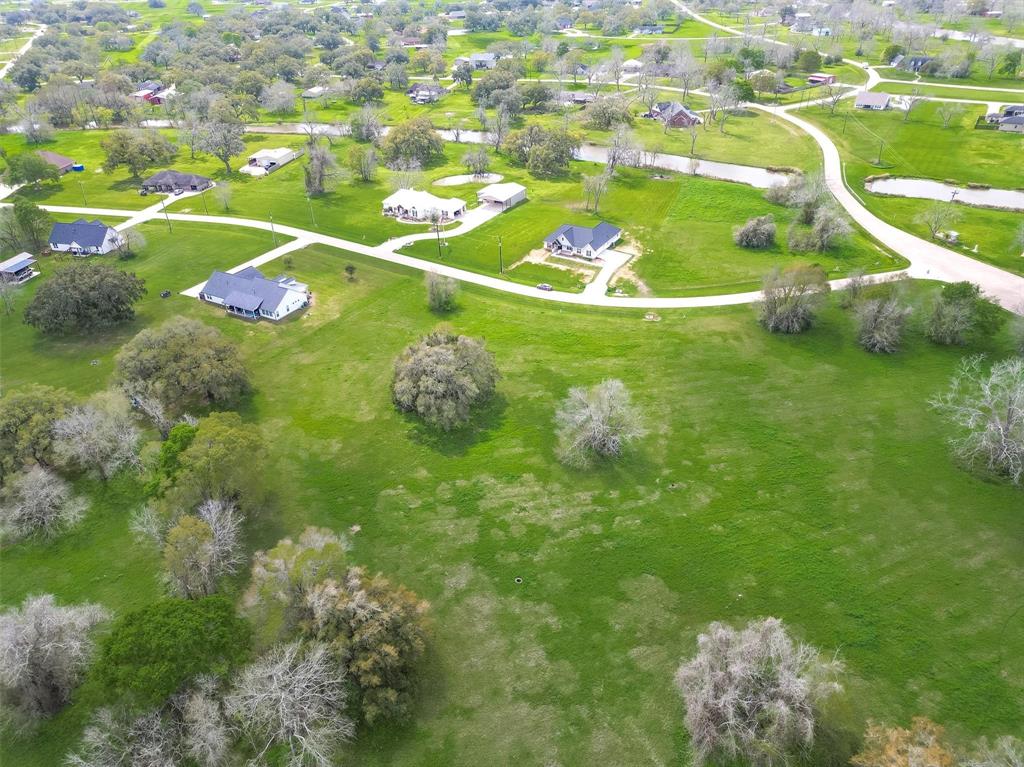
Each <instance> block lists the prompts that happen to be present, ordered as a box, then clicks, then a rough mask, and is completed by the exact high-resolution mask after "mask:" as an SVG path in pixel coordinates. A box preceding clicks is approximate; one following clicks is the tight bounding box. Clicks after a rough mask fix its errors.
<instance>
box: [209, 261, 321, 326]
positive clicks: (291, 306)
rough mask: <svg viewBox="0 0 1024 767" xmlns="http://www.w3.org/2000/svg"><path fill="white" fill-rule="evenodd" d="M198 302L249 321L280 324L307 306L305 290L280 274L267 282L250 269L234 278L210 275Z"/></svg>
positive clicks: (224, 273) (223, 273) (301, 284)
mask: <svg viewBox="0 0 1024 767" xmlns="http://www.w3.org/2000/svg"><path fill="white" fill-rule="evenodd" d="M199 299H200V300H201V301H207V302H209V303H211V304H216V305H217V306H223V307H224V309H225V310H226V311H227V312H228V314H234V315H236V316H238V317H246V318H248V319H251V320H255V319H259V318H261V317H263V318H266V319H268V320H281V319H284V318H285V317H287V316H288V315H289V314H293V313H294V312H297V311H299V309H302V308H303V307H305V306H308V305H309V286H308V285H305V284H303V283H301V282H298V281H296V280H295V279H293V278H292V277H288V276H287V275H284V274H281V275H278V276H277V277H275V278H274V279H272V280H268V279H267V278H266V277H264V276H263V273H262V272H261V271H260V270H259V269H257V268H256V267H254V266H249V267H246V268H245V269H243V270H242V271H240V272H237V273H236V274H228V273H227V272H214V273H213V274H211V275H210V279H208V280H207V281H206V284H205V285H203V289H202V290H201V291H199Z"/></svg>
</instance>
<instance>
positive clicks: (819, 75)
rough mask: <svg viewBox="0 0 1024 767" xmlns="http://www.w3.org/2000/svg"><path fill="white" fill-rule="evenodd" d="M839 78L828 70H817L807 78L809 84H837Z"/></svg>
mask: <svg viewBox="0 0 1024 767" xmlns="http://www.w3.org/2000/svg"><path fill="white" fill-rule="evenodd" d="M837 80H838V78H837V77H836V76H835V75H830V74H828V73H827V72H815V73H814V74H813V75H810V76H809V77H808V78H807V84H808V85H835V83H836V81H837Z"/></svg>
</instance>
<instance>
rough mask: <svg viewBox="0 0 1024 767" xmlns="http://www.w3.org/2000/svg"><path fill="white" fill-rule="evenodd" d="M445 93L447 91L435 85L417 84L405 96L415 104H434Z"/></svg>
mask: <svg viewBox="0 0 1024 767" xmlns="http://www.w3.org/2000/svg"><path fill="white" fill-rule="evenodd" d="M444 93H445V89H444V88H443V87H442V86H440V85H437V84H435V83H416V84H415V85H413V86H412V87H411V88H409V90H407V91H406V92H405V95H407V96H408V97H409V99H410V100H411V101H412V102H413V103H414V104H433V103H434V102H435V101H437V100H438V99H440V98H441V96H443V95H444Z"/></svg>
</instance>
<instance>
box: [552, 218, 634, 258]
mask: <svg viewBox="0 0 1024 767" xmlns="http://www.w3.org/2000/svg"><path fill="white" fill-rule="evenodd" d="M621 236H622V230H621V229H619V228H618V227H617V226H612V225H611V224H609V223H608V222H606V221H602V222H601V223H599V224H598V225H597V226H595V227H593V228H591V227H588V226H575V225H573V224H563V225H562V226H560V227H558V229H556V230H555V231H553V232H552V233H551V234H549V235H548V236H547V237H545V238H544V247H545V248H547V249H548V250H549V251H551V253H552V254H554V255H556V256H579V257H580V258H585V259H587V260H588V261H593V260H594V259H595V258H597V257H598V256H600V255H601V254H602V253H604V252H605V251H606V250H608V248H610V247H611V246H612V245H614V244H615V243H617V242H618V241H619V238H620V237H621Z"/></svg>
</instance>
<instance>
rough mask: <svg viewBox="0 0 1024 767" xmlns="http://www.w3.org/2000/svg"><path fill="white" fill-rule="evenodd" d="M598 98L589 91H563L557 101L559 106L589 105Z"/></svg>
mask: <svg viewBox="0 0 1024 767" xmlns="http://www.w3.org/2000/svg"><path fill="white" fill-rule="evenodd" d="M596 98H597V96H596V95H595V94H593V93H588V92H587V91H561V92H560V93H559V94H558V98H557V99H556V100H557V101H558V103H559V104H566V105H568V104H589V103H590V102H591V101H594V100H595V99H596Z"/></svg>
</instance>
